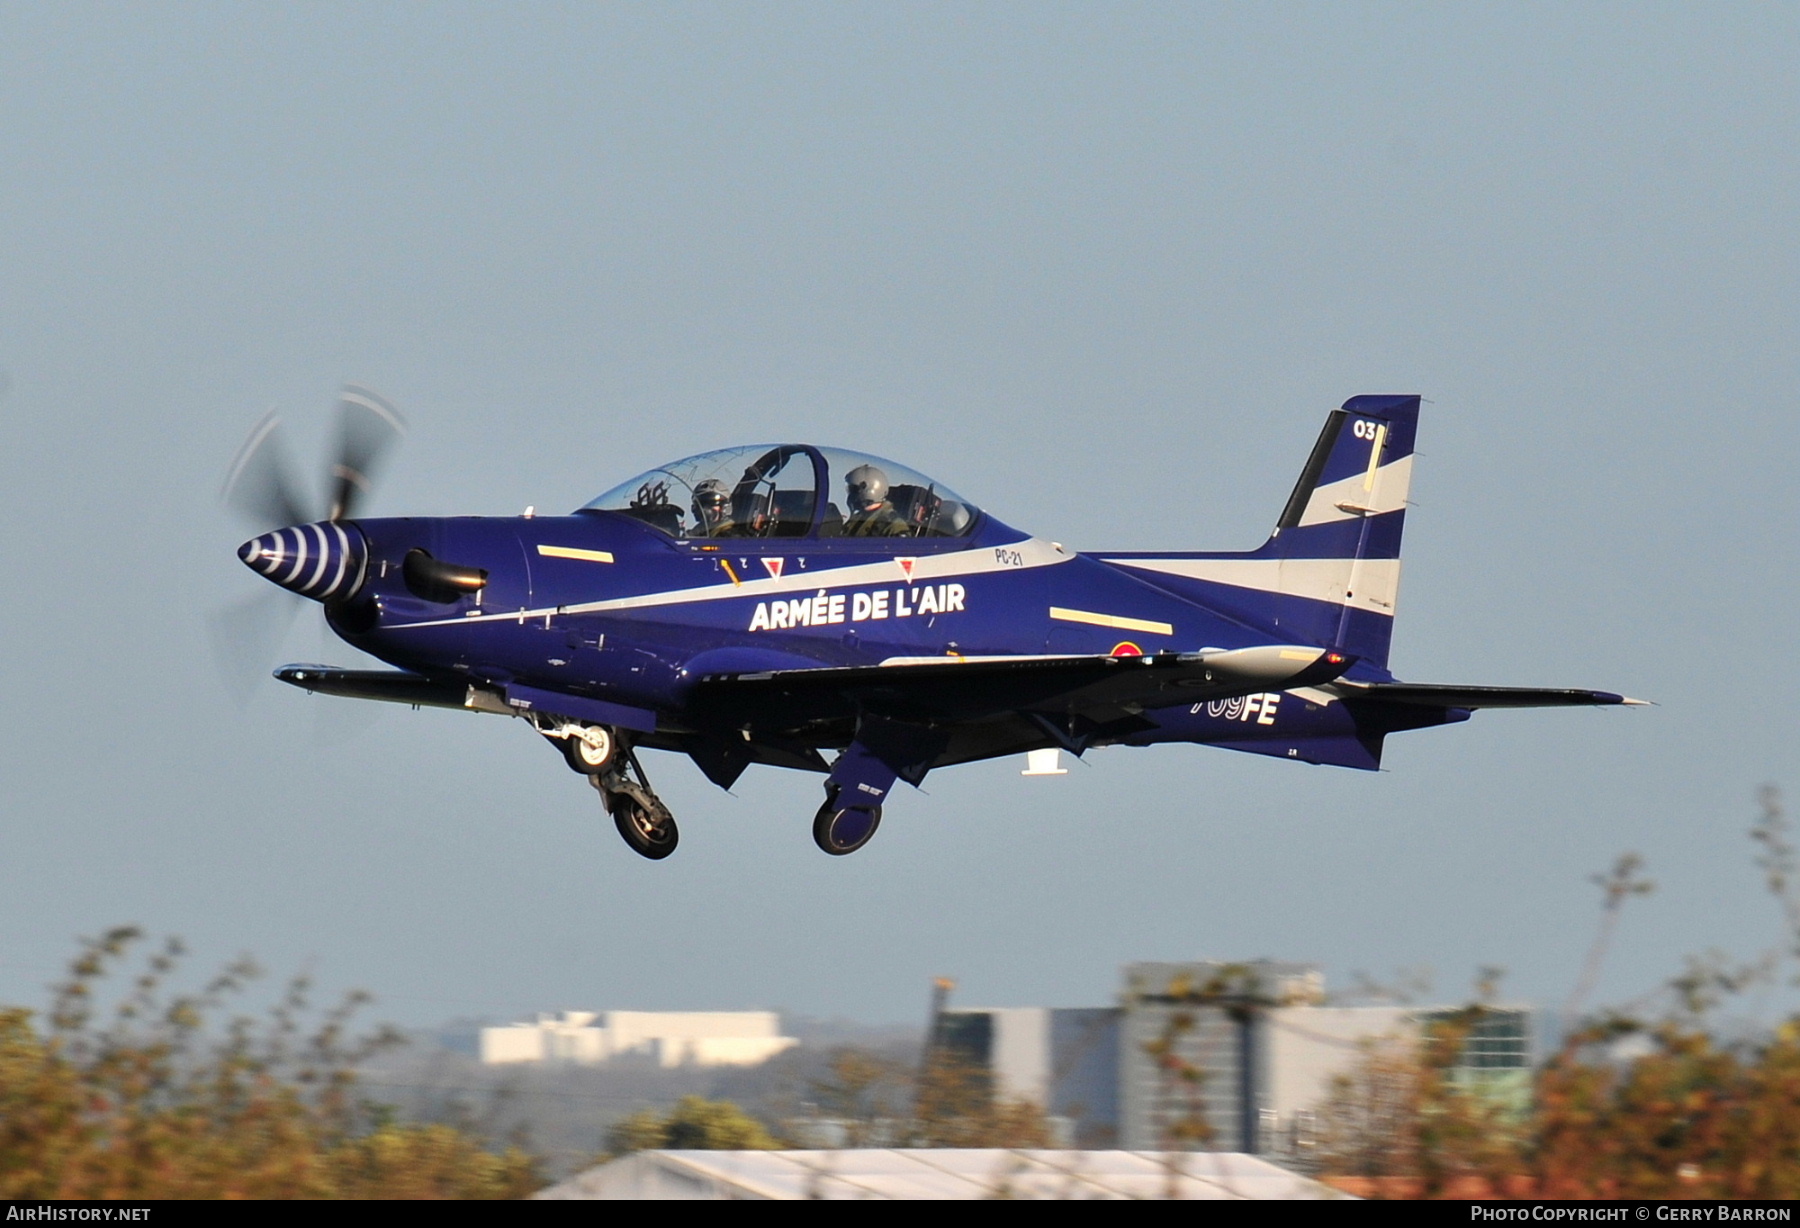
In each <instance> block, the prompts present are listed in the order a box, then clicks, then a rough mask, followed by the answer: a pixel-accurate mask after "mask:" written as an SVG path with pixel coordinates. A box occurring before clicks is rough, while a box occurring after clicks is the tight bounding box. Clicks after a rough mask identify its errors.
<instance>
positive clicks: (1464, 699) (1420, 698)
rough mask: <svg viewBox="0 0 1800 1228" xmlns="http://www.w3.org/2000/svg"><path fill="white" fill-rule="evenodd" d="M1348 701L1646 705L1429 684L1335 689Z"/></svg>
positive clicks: (1594, 695) (1617, 698)
mask: <svg viewBox="0 0 1800 1228" xmlns="http://www.w3.org/2000/svg"><path fill="white" fill-rule="evenodd" d="M1332 689H1333V690H1334V691H1336V692H1337V694H1339V695H1341V696H1343V697H1344V698H1345V699H1378V700H1380V701H1381V702H1383V703H1390V704H1415V705H1418V706H1420V707H1425V708H1577V707H1594V706H1603V705H1608V704H1643V703H1646V702H1648V701H1646V700H1642V699H1627V698H1626V697H1625V696H1623V695H1615V694H1613V693H1612V692H1611V691H1579V690H1571V689H1564V688H1544V687H1525V686H1438V685H1436V684H1433V683H1428V682H1376V683H1346V682H1340V683H1337V684H1336V685H1334V686H1333V688H1332Z"/></svg>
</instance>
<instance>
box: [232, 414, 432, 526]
mask: <svg viewBox="0 0 1800 1228" xmlns="http://www.w3.org/2000/svg"><path fill="white" fill-rule="evenodd" d="M337 409H338V430H337V444H336V447H335V448H334V449H333V453H332V456H331V459H330V461H329V463H328V465H327V467H326V471H325V476H326V490H325V499H326V502H325V511H324V512H323V514H320V513H319V512H318V511H317V508H318V505H317V504H316V503H315V502H314V501H313V500H312V499H309V498H307V497H306V496H305V495H304V494H303V493H302V492H301V490H300V487H299V486H298V485H297V484H296V483H295V481H294V477H293V472H294V471H293V466H292V465H291V464H290V463H289V461H288V456H287V445H286V443H285V442H284V437H283V434H282V430H281V418H280V415H278V414H277V413H276V412H275V411H274V410H270V411H269V413H268V414H267V415H266V416H265V417H264V418H263V420H262V421H261V422H258V423H257V424H256V428H255V429H254V430H252V431H251V432H250V437H249V438H248V439H246V440H245V441H244V446H243V447H241V448H239V449H238V454H237V456H236V457H235V458H234V459H233V460H232V462H231V468H230V470H228V471H227V473H226V475H225V486H224V489H223V490H221V491H220V498H221V499H222V500H223V501H224V502H225V504H226V506H228V507H230V508H231V509H232V510H233V511H235V512H237V513H238V514H239V515H240V516H243V517H244V518H245V519H246V520H248V521H249V522H251V523H252V524H253V525H254V526H255V527H256V528H259V529H284V528H289V527H291V526H294V525H302V524H311V523H314V522H315V521H320V520H330V521H339V520H348V519H349V518H350V517H352V516H354V515H355V514H356V509H357V506H358V505H359V504H360V503H361V502H362V501H363V500H364V499H365V498H367V497H368V495H369V494H370V493H371V492H372V491H373V489H374V484H375V478H376V477H377V476H378V474H379V472H380V469H381V464H382V462H383V460H385V459H386V456H387V453H388V452H389V451H390V450H391V449H392V448H393V446H394V445H395V444H397V443H398V442H399V441H400V440H401V438H402V437H403V436H405V434H406V419H404V418H402V417H401V416H400V411H399V410H397V409H395V408H394V407H393V406H392V405H390V404H388V402H387V401H386V400H385V399H383V398H382V397H381V396H380V395H378V394H376V393H374V392H371V391H369V390H368V389H367V388H359V387H357V386H356V385H354V384H351V385H348V386H346V387H345V388H344V390H343V392H342V393H341V394H340V395H339V396H338V405H337Z"/></svg>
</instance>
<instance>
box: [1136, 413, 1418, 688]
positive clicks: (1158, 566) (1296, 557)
mask: <svg viewBox="0 0 1800 1228" xmlns="http://www.w3.org/2000/svg"><path fill="white" fill-rule="evenodd" d="M1418 421H1419V398H1418V397H1416V396H1360V397H1351V398H1350V399H1349V400H1348V401H1345V402H1344V405H1343V408H1341V409H1336V410H1333V411H1332V412H1331V414H1330V415H1329V416H1328V417H1327V418H1326V419H1325V429H1324V430H1323V431H1321V432H1320V433H1319V440H1318V442H1317V443H1316V444H1314V445H1313V450H1312V454H1311V455H1310V456H1309V457H1307V461H1306V467H1305V468H1304V469H1303V470H1301V472H1300V480H1299V482H1298V483H1296V484H1295V486H1294V493H1293V494H1292V495H1290V496H1289V497H1288V501H1287V506H1286V507H1285V508H1283V509H1282V512H1281V518H1280V520H1278V521H1277V522H1276V525H1275V532H1274V533H1273V534H1271V535H1270V537H1269V540H1268V541H1267V542H1266V543H1264V544H1263V546H1262V548H1261V549H1258V550H1253V551H1251V552H1250V553H1248V554H1181V555H1159V556H1146V555H1135V556H1114V557H1109V558H1108V561H1109V562H1116V563H1119V564H1121V565H1123V566H1126V567H1130V568H1132V569H1133V570H1137V571H1141V572H1150V573H1160V574H1154V575H1148V576H1146V577H1145V578H1146V579H1152V580H1153V581H1155V582H1159V583H1161V582H1165V579H1164V578H1165V577H1168V578H1175V577H1179V580H1178V581H1177V583H1179V584H1180V588H1181V590H1182V591H1183V592H1184V595H1190V596H1195V597H1197V598H1198V599H1199V600H1201V601H1204V602H1205V603H1206V604H1208V605H1211V606H1214V607H1215V608H1218V609H1220V610H1222V611H1225V612H1228V613H1234V614H1239V615H1241V616H1243V617H1245V618H1247V619H1251V620H1254V621H1255V622H1258V623H1261V624H1264V625H1271V624H1272V625H1273V627H1274V628H1277V629H1279V631H1280V633H1281V634H1282V635H1283V636H1284V637H1287V638H1288V639H1289V640H1290V641H1291V642H1296V643H1298V642H1308V643H1313V644H1317V645H1319V646H1320V647H1324V648H1332V649H1336V650H1338V651H1340V652H1345V653H1348V654H1351V655H1354V656H1357V657H1360V658H1361V659H1363V660H1364V661H1368V662H1370V663H1371V664H1373V665H1376V666H1379V667H1383V668H1385V667H1386V665H1387V658H1388V645H1389V643H1390V641H1391V640H1392V639H1393V634H1394V607H1395V604H1396V602H1397V600H1398V598H1399V592H1400V533H1401V529H1402V527H1403V526H1404V524H1405V521H1406V496H1407V489H1408V487H1409V486H1410V485H1411V483H1412V458H1413V435H1414V433H1415V431H1416V430H1417V427H1418ZM1196 587H1197V588H1199V589H1200V590H1201V591H1199V592H1195V591H1193V590H1194V589H1195V588H1196Z"/></svg>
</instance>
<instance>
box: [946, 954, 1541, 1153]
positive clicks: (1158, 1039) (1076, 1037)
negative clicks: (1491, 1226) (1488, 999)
mask: <svg viewBox="0 0 1800 1228" xmlns="http://www.w3.org/2000/svg"><path fill="white" fill-rule="evenodd" d="M1324 990H1325V984H1324V978H1323V976H1322V975H1321V974H1320V972H1319V970H1318V969H1317V968H1315V967H1312V966H1310V965H1305V964H1292V963H1280V962H1276V961H1273V960H1256V961H1252V962H1248V963H1240V964H1227V963H1209V962H1198V963H1140V964H1131V965H1128V966H1127V967H1126V968H1125V970H1124V987H1123V993H1122V994H1121V1000H1120V1004H1119V1005H1118V1006H1116V1007H1096V1008H1079V1009H1055V1008H1046V1007H1013V1008H982V1007H958V1008H953V1009H950V1010H946V1011H944V1012H943V1014H942V1015H941V1016H940V1018H939V1020H938V1022H937V1025H936V1027H935V1030H934V1035H935V1041H934V1043H936V1044H939V1045H943V1046H946V1047H948V1048H950V1049H951V1050H953V1051H955V1052H959V1053H961V1054H962V1055H964V1056H965V1057H967V1058H968V1059H969V1060H971V1061H972V1062H974V1063H976V1064H977V1065H979V1066H980V1067H981V1068H982V1069H984V1070H985V1071H987V1072H988V1074H989V1076H990V1077H991V1079H992V1080H993V1083H992V1086H993V1090H994V1092H995V1094H996V1095H1001V1096H1005V1097H1007V1098H1010V1099H1014V1100H1030V1101H1033V1102H1035V1103H1037V1104H1039V1105H1041V1106H1043V1108H1044V1109H1045V1111H1046V1113H1047V1114H1048V1115H1049V1116H1050V1117H1051V1119H1052V1124H1053V1125H1055V1126H1057V1127H1058V1132H1059V1133H1060V1134H1061V1135H1062V1138H1060V1139H1059V1142H1061V1143H1063V1144H1064V1145H1069V1146H1077V1147H1090V1148H1103V1147H1121V1148H1125V1149H1127V1150H1131V1151H1160V1150H1182V1149H1189V1150H1205V1151H1242V1152H1251V1153H1265V1154H1273V1155H1278V1156H1284V1157H1288V1158H1291V1159H1295V1160H1302V1161H1303V1160H1304V1158H1305V1156H1306V1153H1307V1151H1308V1149H1309V1148H1310V1147H1311V1146H1312V1145H1313V1141H1314V1138H1315V1134H1316V1129H1315V1128H1316V1123H1317V1118H1318V1114H1319V1111H1320V1109H1321V1108H1322V1107H1323V1106H1324V1104H1325V1103H1326V1101H1327V1100H1328V1099H1329V1098H1330V1096H1331V1094H1332V1086H1333V1081H1334V1079H1336V1078H1337V1076H1339V1075H1341V1074H1344V1073H1346V1072H1348V1071H1349V1070H1350V1069H1352V1067H1353V1066H1354V1065H1355V1063H1356V1061H1357V1059H1358V1058H1359V1057H1360V1056H1361V1055H1362V1054H1364V1053H1365V1052H1367V1051H1368V1049H1369V1048H1370V1047H1371V1046H1374V1045H1377V1044H1381V1043H1384V1042H1392V1043H1397V1044H1401V1045H1409V1044H1416V1043H1419V1041H1420V1038H1421V1037H1422V1036H1423V1035H1424V1033H1425V1030H1426V1029H1427V1028H1429V1027H1430V1026H1431V1025H1433V1024H1434V1023H1438V1022H1444V1021H1448V1020H1449V1019H1450V1018H1451V1017H1452V1016H1453V1015H1454V1014H1456V1012H1454V1011H1453V1010H1451V1009H1450V1008H1446V1007H1418V1006H1327V1005H1324ZM1464 1022H1465V1023H1466V1024H1467V1026H1468V1029H1469V1031H1468V1035H1467V1036H1466V1037H1465V1038H1464V1041H1463V1048H1462V1054H1461V1059H1460V1061H1459V1062H1458V1063H1457V1065H1456V1066H1455V1067H1454V1068H1453V1076H1454V1077H1455V1078H1456V1079H1457V1080H1458V1081H1459V1082H1462V1083H1464V1084H1465V1085H1467V1086H1468V1087H1470V1088H1471V1090H1473V1091H1475V1092H1476V1093H1478V1094H1480V1095H1483V1096H1486V1097H1489V1098H1490V1099H1492V1100H1494V1101H1496V1102H1497V1103H1498V1104H1499V1105H1500V1106H1501V1107H1504V1108H1516V1109H1523V1108H1524V1107H1525V1105H1526V1103H1527V1101H1528V1098H1529V1094H1530V1069H1531V1053H1532V1044H1531V1013H1530V1011H1528V1010H1526V1009H1524V1008H1520V1007H1490V1008H1486V1009H1484V1010H1483V1011H1482V1012H1481V1013H1480V1014H1479V1015H1478V1016H1476V1017H1475V1018H1474V1019H1473V1020H1472V1021H1470V1020H1465V1021H1464Z"/></svg>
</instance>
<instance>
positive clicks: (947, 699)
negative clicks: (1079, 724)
mask: <svg viewBox="0 0 1800 1228" xmlns="http://www.w3.org/2000/svg"><path fill="white" fill-rule="evenodd" d="M1353 661H1354V658H1351V657H1346V656H1343V655H1341V654H1338V653H1334V652H1329V651H1327V650H1325V649H1323V648H1313V647H1306V646H1300V645H1291V644H1270V645H1264V646H1261V647H1256V648H1237V649H1231V650H1224V649H1214V650H1203V651H1201V652H1195V653H1158V654H1156V655H1154V656H1139V657H1099V656H1014V657H894V658H890V659H889V660H887V661H884V662H882V663H881V664H880V665H867V666H852V667H843V668H825V669H796V670H774V671H769V672H764V673H737V674H711V675H707V676H706V677H704V678H702V679H701V681H700V684H699V686H698V688H697V692H696V695H695V702H694V703H693V704H692V705H690V706H691V707H692V708H693V709H695V710H702V711H705V712H707V713H708V714H709V717H710V718H711V719H714V720H716V721H718V722H719V723H723V724H736V723H739V722H748V723H751V724H755V725H759V726H777V727H779V726H783V725H795V724H806V723H811V722H817V721H820V720H828V719H833V718H838V717H853V716H855V715H856V714H857V713H860V712H876V713H879V714H880V715H882V716H885V717H889V718H892V719H895V720H914V721H930V722H934V723H940V722H965V721H979V720H983V719H986V718H990V717H995V716H999V715H1002V714H1005V713H1017V712H1037V713H1043V714H1046V715H1049V714H1054V715H1056V716H1059V717H1081V718H1085V719H1087V720H1089V721H1096V722H1101V721H1108V720H1116V719H1118V718H1120V717H1125V716H1131V715H1135V714H1136V713H1138V712H1141V711H1143V710H1144V709H1145V708H1157V707H1166V706H1168V705H1170V704H1178V703H1193V702H1196V701H1204V700H1210V699H1221V698H1228V697H1230V696H1233V695H1249V694H1253V693H1255V692H1258V691H1278V690H1285V689H1287V688H1289V687H1296V686H1314V685H1318V684H1320V683H1324V682H1329V681H1331V680H1333V679H1335V678H1337V677H1338V676H1339V675H1341V674H1342V673H1343V672H1344V671H1345V670H1346V669H1348V668H1350V666H1351V664H1352V663H1353Z"/></svg>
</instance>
